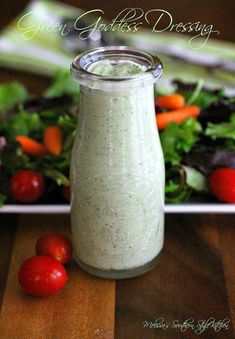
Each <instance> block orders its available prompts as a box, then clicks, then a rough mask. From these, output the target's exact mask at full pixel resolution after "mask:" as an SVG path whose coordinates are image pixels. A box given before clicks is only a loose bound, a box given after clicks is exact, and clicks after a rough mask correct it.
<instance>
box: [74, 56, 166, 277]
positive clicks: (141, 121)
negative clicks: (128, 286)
mask: <svg viewBox="0 0 235 339" xmlns="http://www.w3.org/2000/svg"><path fill="white" fill-rule="evenodd" d="M128 65H129V66H128ZM117 66H119V73H118V74H119V76H123V75H126V74H132V72H133V71H134V72H137V66H138V65H135V64H134V63H133V62H130V63H128V62H125V63H122V65H116V66H114V67H113V66H111V65H110V64H109V63H107V62H104V63H103V65H102V64H100V65H97V66H96V67H94V68H92V70H93V72H94V73H95V72H99V74H101V73H102V74H105V75H112V76H114V74H115V72H117ZM102 67H103V69H102ZM110 67H111V68H110ZM133 67H134V68H133ZM108 68H109V71H108ZM90 71H91V70H90ZM140 72H143V69H142V68H141V66H140V67H139V69H138V73H140ZM138 81H139V80H138ZM110 88H112V85H110ZM153 99H154V98H153V81H148V83H143V82H142V81H140V84H139V86H134V87H133V86H132V85H131V84H130V83H129V82H128V83H127V84H126V88H125V89H123V88H122V89H121V90H115V91H113V90H112V89H111V90H103V89H102V86H101V88H100V89H94V88H89V87H88V86H84V85H82V86H81V101H80V116H79V125H78V132H77V137H76V141H75V144H74V147H73V154H72V163H71V181H72V214H71V216H72V235H73V242H74V252H75V258H76V259H77V260H78V262H79V263H83V264H85V265H89V267H93V268H96V269H99V270H103V271H108V270H116V271H120V272H122V271H123V270H133V269H135V268H138V267H140V266H143V265H145V264H147V263H149V262H150V261H152V260H154V258H156V257H157V255H158V254H159V252H160V251H161V249H162V246H163V229H164V212H163V208H164V176H165V171H164V161H163V156H162V150H161V146H160V141H159V137H158V132H157V127H156V121H155V111H154V100H153ZM85 269H86V268H85ZM88 271H89V269H88ZM96 273H97V272H95V273H94V274H96ZM97 274H98V273H97ZM98 275H101V276H102V274H101V273H99V274H98ZM105 276H106V277H107V274H106V275H105ZM110 277H114V276H110ZM115 277H116V278H119V277H125V275H124V276H123V275H121V273H120V275H118V273H117V274H116V275H115Z"/></svg>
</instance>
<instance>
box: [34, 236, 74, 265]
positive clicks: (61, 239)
mask: <svg viewBox="0 0 235 339" xmlns="http://www.w3.org/2000/svg"><path fill="white" fill-rule="evenodd" d="M36 254H37V255H48V256H51V257H53V258H55V259H56V260H58V261H59V262H60V263H61V264H66V263H67V262H69V260H70V258H71V254H72V245H71V242H70V240H69V239H68V238H67V237H66V236H64V235H63V234H61V233H56V232H54V233H49V234H45V235H42V236H41V237H40V238H39V239H38V241H37V243H36Z"/></svg>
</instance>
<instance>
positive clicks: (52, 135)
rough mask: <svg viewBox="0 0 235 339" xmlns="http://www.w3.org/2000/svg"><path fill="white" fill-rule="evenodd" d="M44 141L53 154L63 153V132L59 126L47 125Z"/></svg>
mask: <svg viewBox="0 0 235 339" xmlns="http://www.w3.org/2000/svg"><path fill="white" fill-rule="evenodd" d="M43 141H44V145H45V148H46V150H47V151H48V152H49V153H51V154H53V155H59V154H60V153H61V151H62V142H63V133H62V131H61V129H60V128H59V127H58V126H49V127H47V128H46V129H45V131H44V135H43Z"/></svg>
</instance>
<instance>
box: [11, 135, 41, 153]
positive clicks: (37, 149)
mask: <svg viewBox="0 0 235 339" xmlns="http://www.w3.org/2000/svg"><path fill="white" fill-rule="evenodd" d="M16 141H18V142H19V143H20V145H21V147H22V148H23V151H24V152H25V153H26V154H28V155H35V156H36V155H42V154H44V153H45V152H46V150H45V147H44V146H43V145H42V144H40V143H39V142H37V141H36V140H34V139H32V138H29V137H26V136H25V135H18V136H17V137H16Z"/></svg>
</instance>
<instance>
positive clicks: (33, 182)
mask: <svg viewBox="0 0 235 339" xmlns="http://www.w3.org/2000/svg"><path fill="white" fill-rule="evenodd" d="M44 190H45V181H44V178H43V176H42V175H41V174H39V173H37V172H34V171H29V170H23V171H20V172H18V173H16V175H14V176H13V177H12V178H11V180H10V193H11V196H12V198H13V199H15V200H18V201H20V202H24V203H32V202H35V201H37V200H38V199H39V198H40V197H41V196H42V195H43V193H44Z"/></svg>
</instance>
